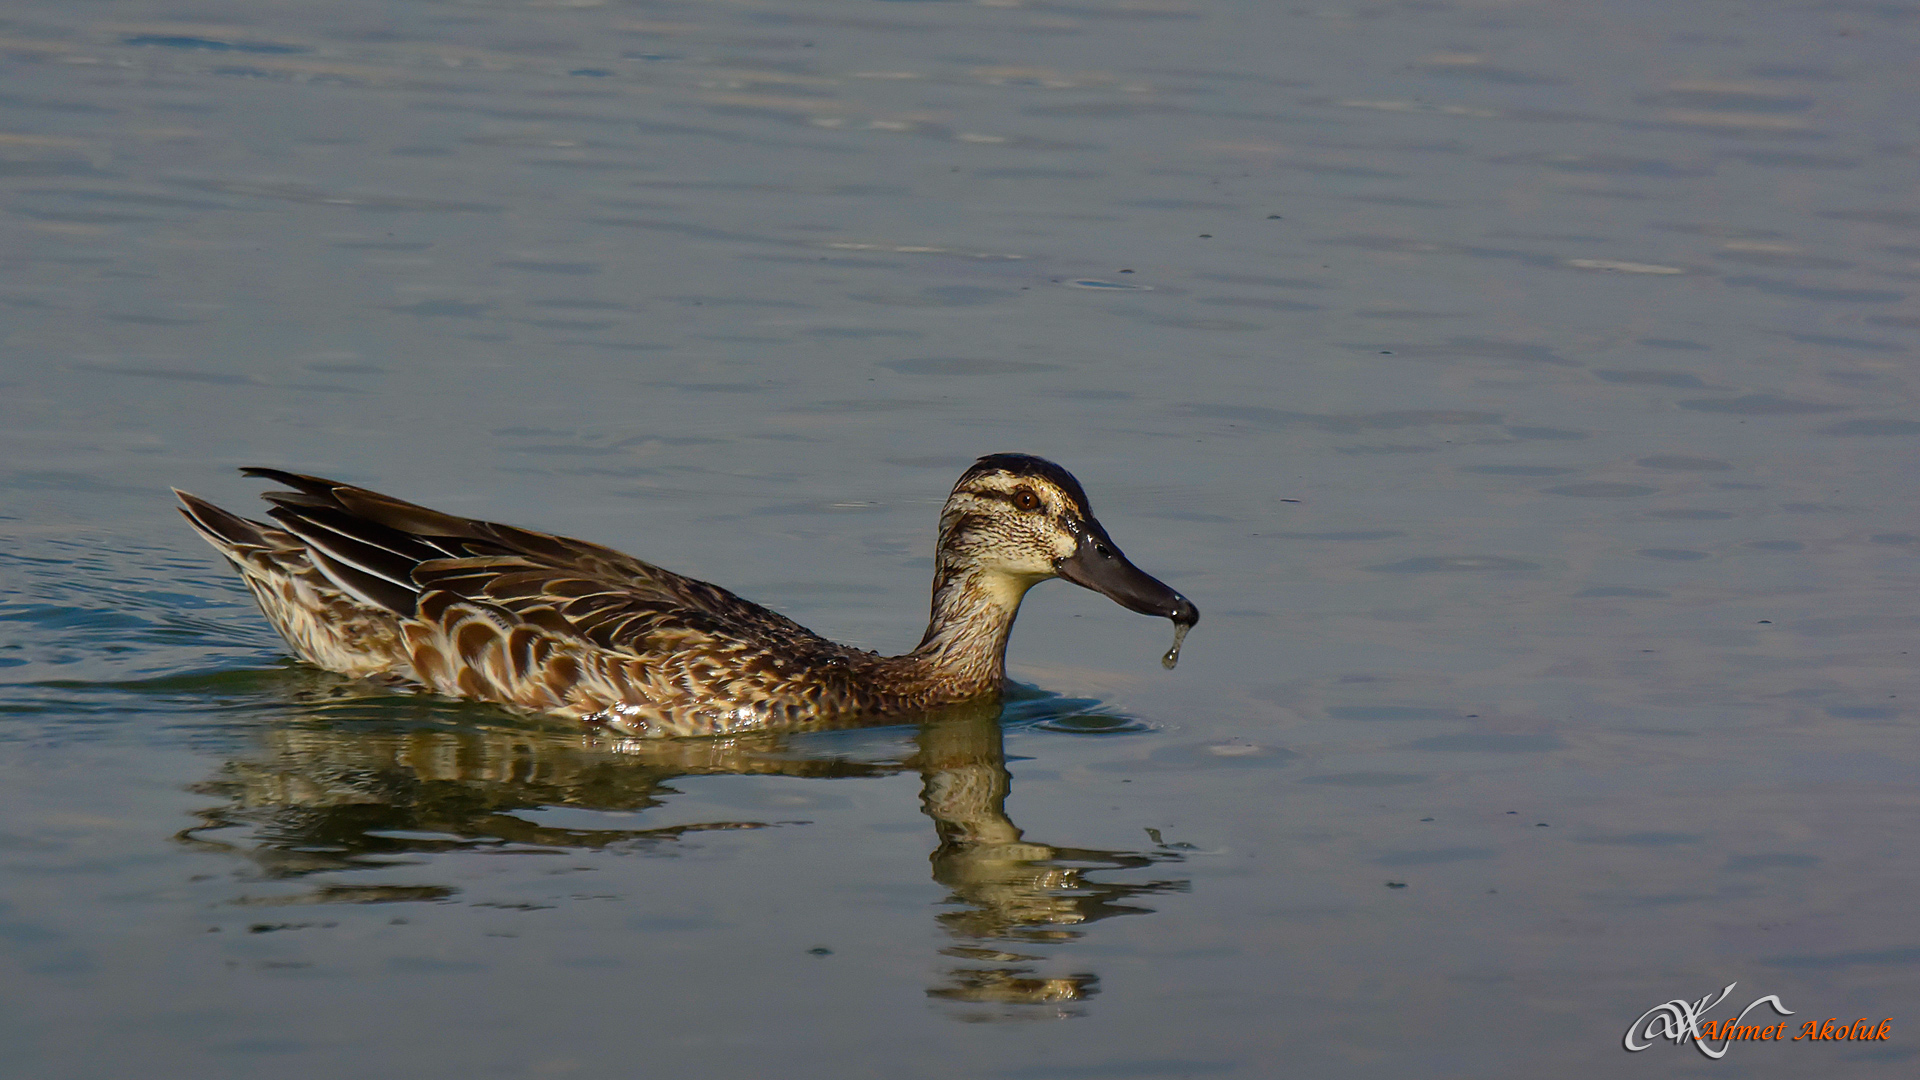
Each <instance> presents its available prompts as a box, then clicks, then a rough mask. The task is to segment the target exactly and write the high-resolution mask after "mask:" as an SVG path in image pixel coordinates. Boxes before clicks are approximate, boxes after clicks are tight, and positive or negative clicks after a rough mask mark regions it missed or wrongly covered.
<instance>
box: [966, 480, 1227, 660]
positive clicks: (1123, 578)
mask: <svg viewBox="0 0 1920 1080" xmlns="http://www.w3.org/2000/svg"><path fill="white" fill-rule="evenodd" d="M938 558H939V566H940V571H941V577H943V578H946V577H949V576H950V575H955V574H964V573H968V572H973V573H976V574H978V575H979V576H980V577H981V578H982V579H984V580H982V581H981V584H982V585H983V586H984V587H986V588H988V589H990V590H992V591H994V592H996V593H1001V594H1003V595H1006V596H1008V597H1009V598H1010V599H1011V600H1012V603H1013V606H1015V607H1017V606H1018V605H1019V598H1020V596H1021V595H1022V594H1024V593H1025V592H1026V591H1027V589H1029V588H1031V587H1032V586H1034V585H1035V584H1038V583H1039V582H1041V581H1045V580H1046V579H1047V578H1051V577H1060V578H1065V579H1067V580H1068V581H1071V582H1073V583H1074V584H1075V585H1079V586H1082V587H1084V588H1088V589H1092V590H1093V591H1094V592H1097V593H1102V594H1104V595H1106V596H1107V597H1108V598H1110V599H1112V600H1113V601H1114V602H1115V603H1117V604H1119V605H1120V606H1122V607H1125V608H1129V609H1131V610H1133V611H1137V612H1139V613H1141V614H1142V615H1158V616H1161V617H1162V618H1167V619H1172V620H1173V621H1174V623H1175V624H1176V625H1178V626H1182V627H1188V626H1192V625H1193V624H1194V623H1197V622H1199V621H1200V609H1199V608H1197V607H1194V606H1193V602H1192V601H1191V600H1188V599H1187V598H1186V597H1184V596H1181V595H1180V594H1179V593H1177V592H1175V591H1173V590H1172V589H1171V588H1168V587H1167V585H1166V584H1165V583H1164V582H1162V581H1160V580H1158V579H1157V578H1154V577H1151V576H1149V575H1148V574H1147V573H1145V572H1144V571H1142V570H1141V569H1140V568H1139V567H1137V566H1135V565H1133V563H1131V562H1128V561H1127V557H1126V555H1124V554H1123V553H1121V551H1120V547H1119V545H1117V544H1115V543H1114V542H1113V539H1112V538H1111V537H1109V536H1108V535H1107V530H1106V529H1105V528H1104V527H1102V526H1101V524H1100V522H1099V520H1098V519H1097V518H1095V517H1094V516H1093V507H1092V506H1090V505H1089V504H1088V502H1087V493H1086V491H1085V490H1084V489H1082V488H1081V487H1080V481H1078V480H1075V479H1074V478H1073V474H1072V473H1070V472H1068V471H1067V470H1065V469H1063V468H1061V467H1060V466H1058V465H1055V464H1054V463H1053V462H1051V461H1048V460H1046V459H1045V458H1037V457H1034V456H1032V455H1030V454H989V455H988V456H986V457H983V458H981V459H980V460H979V461H976V462H974V463H973V467H972V468H970V469H968V470H967V471H966V472H965V473H964V474H962V475H961V477H960V481H959V483H957V484H955V485H954V486H953V494H952V495H950V496H948V497H947V505H946V507H945V508H944V509H943V510H941V511H940V550H939V555H938Z"/></svg>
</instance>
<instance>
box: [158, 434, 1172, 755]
mask: <svg viewBox="0 0 1920 1080" xmlns="http://www.w3.org/2000/svg"><path fill="white" fill-rule="evenodd" d="M242 471H244V472H245V473H246V474H247V475H249V476H262V477H266V478H267V479H270V480H273V481H275V482H277V483H281V484H285V485H287V486H288V487H290V488H293V489H294V490H292V491H277V492H269V493H267V495H266V496H265V498H266V500H267V501H268V502H269V503H272V504H273V509H272V510H270V511H268V513H267V516H268V517H269V518H271V519H272V520H273V524H267V523H264V522H257V521H249V520H247V519H245V518H241V517H238V516H236V515H234V514H231V513H228V512H227V511H225V510H222V509H220V508H219V507H217V506H214V505H213V504H211V503H208V502H206V501H205V500H203V499H199V498H196V497H194V496H192V495H188V494H187V493H185V492H176V494H178V495H179V496H180V500H181V502H182V503H184V504H185V506H184V508H183V509H182V511H181V512H182V513H183V514H185V515H186V517H187V520H188V521H189V522H191V523H192V524H193V527H194V528H195V529H196V530H198V531H199V533H200V535H202V536H203V537H205V538H206V539H207V542H208V543H211V544H212V545H213V546H214V547H215V548H216V549H218V550H219V551H220V553H221V554H223V555H225V556H226V557H227V558H228V559H230V560H232V562H233V564H234V565H235V566H236V567H237V568H239V570H240V576H241V578H242V580H244V581H245V582H246V583H247V587H248V588H249V589H251V590H253V595H254V597H255V598H256V599H257V600H259V602H260V608H261V610H262V611H264V612H265V613H266V616H267V618H268V620H269V621H271V622H272V623H273V625H274V628H275V629H277V630H279V631H280V634H281V636H282V637H284V638H286V640H287V643H288V644H289V645H291V646H292V647H293V650H294V652H295V653H297V654H299V656H300V657H301V659H303V660H306V661H308V662H309V663H312V664H316V665H318V666H320V667H323V668H328V669H330V670H333V671H337V672H340V673H342V674H345V675H352V676H357V677H363V678H376V679H384V680H389V681H393V682H398V683H401V684H406V685H414V686H419V687H422V688H424V689H427V690H432V691H435V692H437V693H441V694H446V695H449V696H452V697H464V698H475V699H478V700H482V701H495V702H501V703H504V704H508V705H513V706H518V707H520V708H523V709H528V710H532V711H535V712H540V713H547V714H552V715H557V716H565V717H572V718H577V719H581V720H585V721H588V722H589V723H594V724H600V725H605V726H606V727H609V728H611V729H613V730H615V731H618V732H620V733H622V734H626V735H636V736H663V735H722V734H728V733H732V732H739V731H750V730H768V729H791V728H800V727H827V726H838V725H844V724H853V723H863V722H864V723H871V722H875V721H876V720H879V719H881V718H884V717H886V716H889V715H898V714H904V713H914V712H922V711H925V710H929V709H935V708H939V707H942V706H946V705H951V704H956V703H959V702H964V701H975V700H979V699H983V698H992V697H995V696H997V695H998V694H999V693H1000V691H1001V688H1002V686H1003V685H1004V684H1005V681H1006V648H1007V636H1008V634H1009V633H1011V631H1012V629H1013V619H1014V616H1015V615H1016V614H1017V613H1018V612H1019V609H1020V600H1021V598H1022V597H1023V596H1024V595H1025V594H1026V591H1027V590H1028V589H1029V588H1031V587H1033V586H1034V585H1036V584H1038V583H1039V582H1041V581H1044V580H1046V579H1047V578H1050V577H1056V576H1058V577H1065V578H1067V579H1068V580H1070V581H1074V582H1075V583H1077V584H1080V585H1084V586H1086V587H1087V588H1091V589H1095V590H1097V591H1099V592H1102V593H1105V594H1106V595H1108V596H1110V597H1112V598H1113V599H1114V600H1116V601H1117V602H1119V603H1121V604H1123V605H1125V606H1127V607H1129V608H1132V609H1133V610H1135V611H1140V612H1143V613H1146V614H1152V615H1162V616H1166V617H1168V618H1171V619H1173V620H1174V622H1175V623H1177V624H1179V625H1181V626H1191V625H1192V624H1193V623H1194V622H1195V621H1196V620H1198V618H1199V611H1198V610H1197V609H1196V608H1194V606H1193V605H1192V604H1191V603H1189V602H1188V601H1187V599H1186V598H1185V597H1183V596H1181V595H1180V594H1179V593H1176V592H1174V591H1173V590H1172V589H1169V588H1167V586H1165V585H1164V584H1162V583H1160V582H1159V581H1156V580H1154V579H1153V578H1151V577H1148V576H1147V575H1146V574H1144V573H1142V572H1140V571H1139V570H1138V569H1136V568H1135V567H1134V566H1133V564H1132V563H1129V562H1128V561H1127V559H1126V557H1125V556H1124V555H1122V554H1121V553H1120V551H1119V549H1118V548H1116V547H1114V545H1113V542H1112V541H1111V540H1110V539H1108V537H1107V534H1106V531H1105V530H1104V529H1103V528H1101V526H1100V523H1099V522H1098V521H1096V520H1094V517H1093V513H1092V510H1091V509H1090V508H1089V507H1088V505H1087V497H1086V493H1085V492H1084V491H1082V490H1081V488H1080V484H1079V482H1078V481H1076V480H1074V478H1073V477H1072V475H1070V474H1069V473H1068V472H1067V471H1066V470H1065V469H1062V468H1060V467H1059V466H1058V465H1055V464H1053V463H1052V462H1049V461H1044V460H1042V459H1040V458H1036V457H1030V456H1028V455H1024V454H995V455H991V456H988V457H984V458H981V459H980V460H979V461H978V462H976V463H974V465H973V467H972V468H970V469H968V470H967V472H966V473H965V474H964V475H963V476H961V478H960V481H959V483H957V484H955V485H954V489H953V494H952V495H951V496H950V497H949V498H948V499H947V503H946V506H945V507H944V508H943V509H942V510H941V512H940V543H939V550H938V553H937V555H938V557H937V566H936V570H935V576H934V583H933V615H932V618H931V620H930V621H929V623H928V625H927V633H926V636H925V637H924V638H923V639H922V640H921V642H920V644H919V645H918V646H917V647H916V648H915V649H914V650H913V651H912V652H909V653H906V654H904V655H902V656H880V655H878V654H876V653H870V652H866V651H863V650H860V649H853V648H848V647H846V646H844V645H838V644H835V643H834V642H831V641H828V640H827V639H825V638H823V637H820V636H819V635H817V634H815V633H813V632H812V631H810V630H808V629H806V628H805V627H803V626H801V625H799V624H798V623H795V622H794V621H792V620H791V619H788V618H786V617H785V616H782V615H778V614H775V613H774V612H772V611H769V610H767V609H766V608H763V607H761V606H759V605H758V604H753V603H749V602H748V601H746V600H742V599H741V598H739V597H738V596H735V595H734V594H732V593H730V592H728V591H727V590H725V589H722V588H720V587H718V586H715V585H709V584H707V583H706V582H704V581H695V580H693V579H691V578H686V577H681V576H680V575H678V574H674V573H671V572H669V571H666V570H662V569H660V568H659V567H657V566H652V565H650V564H648V563H644V562H641V561H640V560H638V559H635V558H633V557H631V556H628V555H623V554H621V553H620V552H617V551H614V550H612V549H610V548H604V547H600V546H599V545H597V544H589V543H586V542H584V541H580V540H570V539H567V538H566V537H560V536H550V535H548V534H546V533H538V532H532V531H529V530H526V529H519V528H515V527H513V526H511V525H498V524H494V523H492V522H486V521H474V520H471V519H469V518H462V517H455V516H453V515H451V514H442V513H439V512H438V511H434V510H429V509H427V508H425V507H422V506H415V505H414V504H412V503H407V502H402V501H400V500H399V499H395V498H392V497H390V496H386V495H381V494H378V493H376V492H372V491H368V490H366V489H364V488H358V487H353V486H352V485H349V484H340V483H335V482H334V481H331V480H322V479H320V478H318V477H314V476H303V475H300V474H298V473H288V472H281V471H279V470H277V469H245V470H242Z"/></svg>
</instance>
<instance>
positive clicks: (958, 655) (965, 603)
mask: <svg viewBox="0 0 1920 1080" xmlns="http://www.w3.org/2000/svg"><path fill="white" fill-rule="evenodd" d="M1043 580H1045V579H1043V578H1038V577H1015V576H1013V575H1010V574H1005V573H999V572H993V571H987V570H983V569H981V568H980V567H978V566H964V565H962V566H955V565H942V566H941V567H940V568H939V570H938V572H937V573H936V575H935V577H934V579H933V616H932V618H930V619H929V620H928V621H927V636H926V637H924V638H922V639H920V644H919V645H918V646H917V647H916V648H915V649H914V650H913V652H911V653H909V654H908V656H910V657H912V658H913V659H914V660H915V661H916V662H917V663H918V664H919V665H920V666H922V667H923V668H924V669H925V670H926V672H927V674H928V675H929V676H930V677H931V678H932V679H933V680H934V681H935V682H936V683H937V684H938V687H939V691H940V696H942V697H945V698H947V699H948V700H956V701H957V700H962V699H966V698H972V697H979V696H981V695H985V694H997V693H999V692H1000V689H1001V686H1002V685H1003V684H1004V683H1005V682H1006V679H1007V638H1008V636H1010V635H1011V634H1012V633H1013V617H1014V616H1015V615H1018V614H1019V613H1020V600H1021V598H1022V597H1024V596H1026V595H1027V590H1028V589H1031V588H1033V586H1034V585H1036V584H1038V583H1039V582H1041V581H1043Z"/></svg>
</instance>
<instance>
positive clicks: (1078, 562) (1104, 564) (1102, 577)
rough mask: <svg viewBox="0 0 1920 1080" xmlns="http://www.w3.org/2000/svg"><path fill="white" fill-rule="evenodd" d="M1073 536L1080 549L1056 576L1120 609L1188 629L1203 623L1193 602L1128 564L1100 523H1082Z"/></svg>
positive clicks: (1059, 562)
mask: <svg viewBox="0 0 1920 1080" xmlns="http://www.w3.org/2000/svg"><path fill="white" fill-rule="evenodd" d="M1074 533H1075V534H1076V536H1077V537H1078V538H1079V541H1080V546H1079V548H1078V549H1076V550H1075V551H1074V553H1073V554H1072V555H1069V556H1068V557H1066V558H1064V559H1058V560H1055V562H1054V564H1053V569H1054V572H1055V573H1057V574H1059V575H1060V576H1061V577H1063V578H1066V579H1067V580H1068V581H1071V582H1073V583H1074V584H1075V585H1079V586H1081V587H1083V588H1088V589H1092V590H1093V591H1094V592H1097V593H1100V594H1102V595H1104V596H1106V597H1108V598H1109V599H1111V600H1112V601H1113V602H1114V603H1116V604H1119V605H1120V606H1121V607H1124V608H1128V609H1130V610H1133V611H1137V612H1139V613H1140V614H1142V615H1158V616H1160V617H1161V618H1165V619H1172V620H1173V622H1174V625H1175V626H1181V627H1187V626H1192V625H1193V624H1194V623H1197V622H1199V621H1200V609H1199V608H1197V607H1194V606H1193V601H1191V600H1189V599H1187V598H1186V597H1184V596H1181V595H1180V594H1179V593H1177V592H1174V591H1173V590H1172V589H1170V588H1168V587H1167V585H1166V583H1165V582H1163V581H1161V580H1160V579H1159V578H1156V577H1152V576H1150V575H1148V574H1147V573H1146V572H1145V571H1143V570H1141V569H1140V568H1139V567H1137V566H1135V565H1133V564H1132V563H1130V562H1128V561H1127V557H1126V555H1125V554H1123V553H1122V552H1121V551H1120V549H1119V548H1118V547H1116V546H1114V543H1113V541H1112V540H1111V539H1110V538H1109V537H1108V536H1107V530H1105V529H1103V528H1101V527H1100V523H1099V522H1097V521H1093V520H1091V519H1089V520H1087V521H1084V522H1080V523H1079V525H1078V527H1077V528H1075V529H1074Z"/></svg>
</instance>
